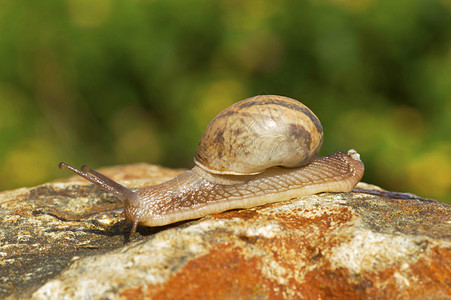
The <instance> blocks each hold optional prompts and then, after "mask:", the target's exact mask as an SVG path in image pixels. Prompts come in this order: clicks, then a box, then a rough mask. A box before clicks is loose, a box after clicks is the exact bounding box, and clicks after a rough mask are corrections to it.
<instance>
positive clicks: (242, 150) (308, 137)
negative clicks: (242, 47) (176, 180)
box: [194, 95, 323, 175]
mask: <svg viewBox="0 0 451 300" xmlns="http://www.w3.org/2000/svg"><path fill="white" fill-rule="evenodd" d="M322 142H323V127H322V126H321V122H320V121H319V119H318V118H317V117H316V116H315V114H314V113H313V112H312V111H311V110H310V109H309V108H308V107H307V106H305V105H304V104H302V103H300V102H299V101H296V100H294V99H291V98H287V97H283V96H275V95H262V96H256V97H252V98H248V99H245V100H242V101H240V102H237V103H235V104H233V105H231V106H229V107H228V108H226V109H224V110H223V111H222V112H220V113H219V114H218V115H217V116H216V118H214V119H213V121H211V122H210V124H209V125H208V127H207V129H206V130H205V132H204V134H203V136H202V138H201V140H200V142H199V145H198V147H197V152H196V156H195V157H194V162H195V163H196V164H197V165H198V166H199V167H201V168H203V169H204V170H206V171H208V172H210V173H214V174H234V175H249V174H258V173H261V172H263V171H264V170H265V169H267V168H270V167H274V166H283V167H298V166H301V165H305V164H307V163H309V162H310V161H312V160H313V159H314V158H315V157H316V155H317V153H318V152H319V150H320V148H321V145H322Z"/></svg>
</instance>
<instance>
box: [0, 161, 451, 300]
mask: <svg viewBox="0 0 451 300" xmlns="http://www.w3.org/2000/svg"><path fill="white" fill-rule="evenodd" d="M101 172H103V173H105V174H106V175H107V176H110V177H112V178H113V179H115V180H121V183H123V184H124V185H126V186H129V187H132V188H139V187H142V186H145V185H149V184H155V183H159V182H163V181H166V180H168V179H169V178H171V177H173V176H176V175H177V174H180V173H181V170H175V171H174V170H169V169H164V168H159V167H156V166H151V165H146V164H140V165H130V166H122V167H115V168H109V169H103V170H101ZM0 205H1V210H0V217H1V219H0V222H1V228H2V231H1V233H0V240H1V245H0V259H1V260H0V297H7V296H9V297H11V298H23V297H32V298H35V299H47V298H55V299H56V298H89V299H98V298H106V299H115V298H142V297H148V298H152V299H180V298H183V299H201V298H205V299H213V298H214V299H225V298H227V299H248V298H252V299H260V298H270V299H274V298H286V299H290V298H291V299H292V298H307V299H311V298H313V299H319V298H321V299H325V298H337V299H338V298H340V299H343V298H401V299H402V298H406V299H407V298H409V299H410V298H434V299H443V298H451V264H450V263H449V262H450V261H451V206H450V205H448V204H445V203H441V202H438V201H435V200H431V199H423V198H420V197H418V196H415V195H412V194H404V193H395V192H389V191H384V190H382V189H380V188H378V187H375V186H372V185H367V184H363V183H360V184H359V185H358V187H357V188H356V189H355V190H354V191H353V192H351V193H324V194H320V195H314V196H308V197H301V198H297V199H291V200H290V199H287V201H285V202H280V203H275V204H268V205H264V206H261V207H256V208H252V209H246V210H233V211H228V212H225V213H222V214H215V215H210V216H207V217H204V218H202V219H199V220H194V221H187V222H182V223H178V224H172V225H169V226H165V227H158V228H147V227H139V228H138V233H137V234H135V235H133V236H131V237H130V236H129V235H128V234H124V233H121V232H120V230H119V228H120V223H121V222H120V221H121V220H122V218H121V206H122V205H121V203H120V202H119V201H118V200H117V199H115V198H114V197H113V196H111V195H108V194H106V193H104V192H102V191H100V190H99V189H97V188H96V187H94V186H93V185H91V184H88V183H86V182H83V181H82V180H81V179H79V178H71V179H69V180H65V181H59V182H53V183H49V184H45V185H42V186H38V187H34V188H29V189H26V188H23V189H19V190H15V191H7V192H3V193H1V194H0ZM127 229H128V230H130V227H128V228H126V230H125V232H127Z"/></svg>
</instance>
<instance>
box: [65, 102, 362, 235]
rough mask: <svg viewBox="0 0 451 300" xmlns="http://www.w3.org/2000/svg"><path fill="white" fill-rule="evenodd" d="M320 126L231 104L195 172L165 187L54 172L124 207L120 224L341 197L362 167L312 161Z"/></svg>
mask: <svg viewBox="0 0 451 300" xmlns="http://www.w3.org/2000/svg"><path fill="white" fill-rule="evenodd" d="M322 141H323V129H322V125H321V122H320V121H319V119H318V118H317V117H316V116H315V114H314V113H313V112H312V111H311V110H310V109H309V108H307V107H306V106H305V105H303V104H302V103H300V102H299V101H297V100H294V99H291V98H287V97H283V96H276V95H262V96H256V97H252V98H248V99H245V100H242V101H240V102H237V103H235V104H233V105H231V106H230V107H228V108H226V109H224V110H223V111H222V112H220V113H219V114H218V115H217V116H216V117H215V119H213V121H211V122H210V124H209V125H208V127H207V129H206V130H205V132H204V134H203V136H202V139H201V141H200V142H199V145H198V148H197V152H196V156H195V158H194V162H195V164H196V165H195V166H194V167H193V168H192V169H191V170H188V171H186V172H185V173H183V174H182V175H180V176H177V177H175V178H173V179H171V180H169V181H167V182H164V183H161V184H158V185H153V186H148V187H144V188H141V189H138V190H136V191H131V190H129V189H128V188H126V187H124V186H122V185H120V184H119V183H117V182H115V181H113V180H112V179H110V178H108V177H106V176H105V175H103V174H101V173H99V172H97V171H95V170H93V169H91V168H90V167H88V166H83V167H82V168H81V170H79V169H76V168H74V167H71V166H69V165H68V164H66V163H64V162H61V163H60V164H59V167H60V168H62V169H63V168H64V169H69V170H71V171H72V172H74V173H76V174H77V175H79V176H81V177H83V178H85V179H87V180H89V181H90V182H92V183H94V184H96V185H98V186H99V187H100V188H102V189H103V190H105V191H107V192H110V193H112V194H113V195H115V196H116V197H117V198H119V199H120V200H122V202H123V203H124V216H125V222H132V223H133V227H132V230H131V233H132V234H133V233H134V232H135V231H136V227H137V226H138V225H144V226H162V225H166V224H170V223H175V222H178V221H183V220H189V219H196V218H200V217H203V216H205V215H208V214H212V213H220V212H223V211H226V210H230V209H236V208H250V207H254V206H259V205H263V204H267V203H273V202H279V201H283V200H288V199H291V198H295V197H299V196H305V195H312V194H317V193H321V192H349V191H351V190H352V189H353V188H354V187H355V186H356V184H357V183H358V182H359V181H360V180H361V178H362V176H363V172H364V165H363V163H362V161H361V160H360V155H359V154H358V153H357V152H356V151H355V150H349V151H348V152H347V153H346V152H343V151H339V152H336V153H333V154H330V155H327V156H322V157H316V155H317V153H318V152H319V150H320V148H321V145H322Z"/></svg>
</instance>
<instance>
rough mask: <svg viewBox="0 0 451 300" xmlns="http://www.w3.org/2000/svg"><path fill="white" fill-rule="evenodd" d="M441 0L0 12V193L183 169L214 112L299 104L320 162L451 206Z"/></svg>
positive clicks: (81, 2)
mask: <svg viewBox="0 0 451 300" xmlns="http://www.w3.org/2000/svg"><path fill="white" fill-rule="evenodd" d="M450 12H451V2H450V1H449V0H443V1H434V0H430V1H416V0H413V1H412V0H398V1H391V0H380V1H379V0H363V1H352V0H329V1H314V0H311V1H270V0H263V1H257V0H244V1H232V0H229V1H227V0H222V1H207V0H193V1H180V0H174V1H172V0H169V1H159V0H154V1H152V0H135V1H117V0H65V1H61V0H46V1H1V2H0V189H11V188H15V187H20V186H29V185H34V184H38V183H42V182H45V181H47V180H50V179H54V178H57V177H63V176H68V174H67V173H66V172H63V171H61V170H59V169H58V168H57V163H58V162H59V161H61V160H64V161H67V162H68V163H71V164H74V165H81V164H82V163H89V164H90V165H92V166H93V167H99V166H103V165H113V164H124V163H132V162H140V161H145V162H149V163H156V164H161V165H165V166H169V167H186V168H187V167H191V166H192V165H193V163H192V158H193V156H194V152H195V149H196V146H197V142H198V140H199V138H200V136H201V134H202V132H203V130H204V128H205V127H206V125H207V124H208V122H209V121H210V120H211V119H212V118H213V117H214V116H215V115H216V113H218V112H219V111H221V110H222V109H223V108H225V107H226V106H228V105H230V104H232V103H233V102H236V101H238V100H241V99H244V98H247V97H250V96H254V95H257V94H280V95H285V96H289V97H292V98H295V99H298V100H301V101H302V102H304V103H305V104H306V105H307V106H309V107H310V108H311V109H312V110H313V111H314V112H315V113H316V114H317V115H318V116H319V117H320V119H321V120H322V123H323V126H324V129H325V133H326V135H325V142H324V147H323V150H322V154H328V153H331V152H334V151H337V150H347V149H349V148H355V149H357V150H358V151H359V152H360V153H361V155H362V159H363V160H364V162H365V164H366V174H365V177H364V181H366V182H370V183H374V184H377V185H380V186H382V187H384V188H387V189H391V190H396V191H406V192H413V193H418V194H419V195H421V196H425V197H433V198H436V199H439V200H442V201H450V199H451V155H450V153H451V140H450V133H451V132H450V119H451V13H450Z"/></svg>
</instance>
